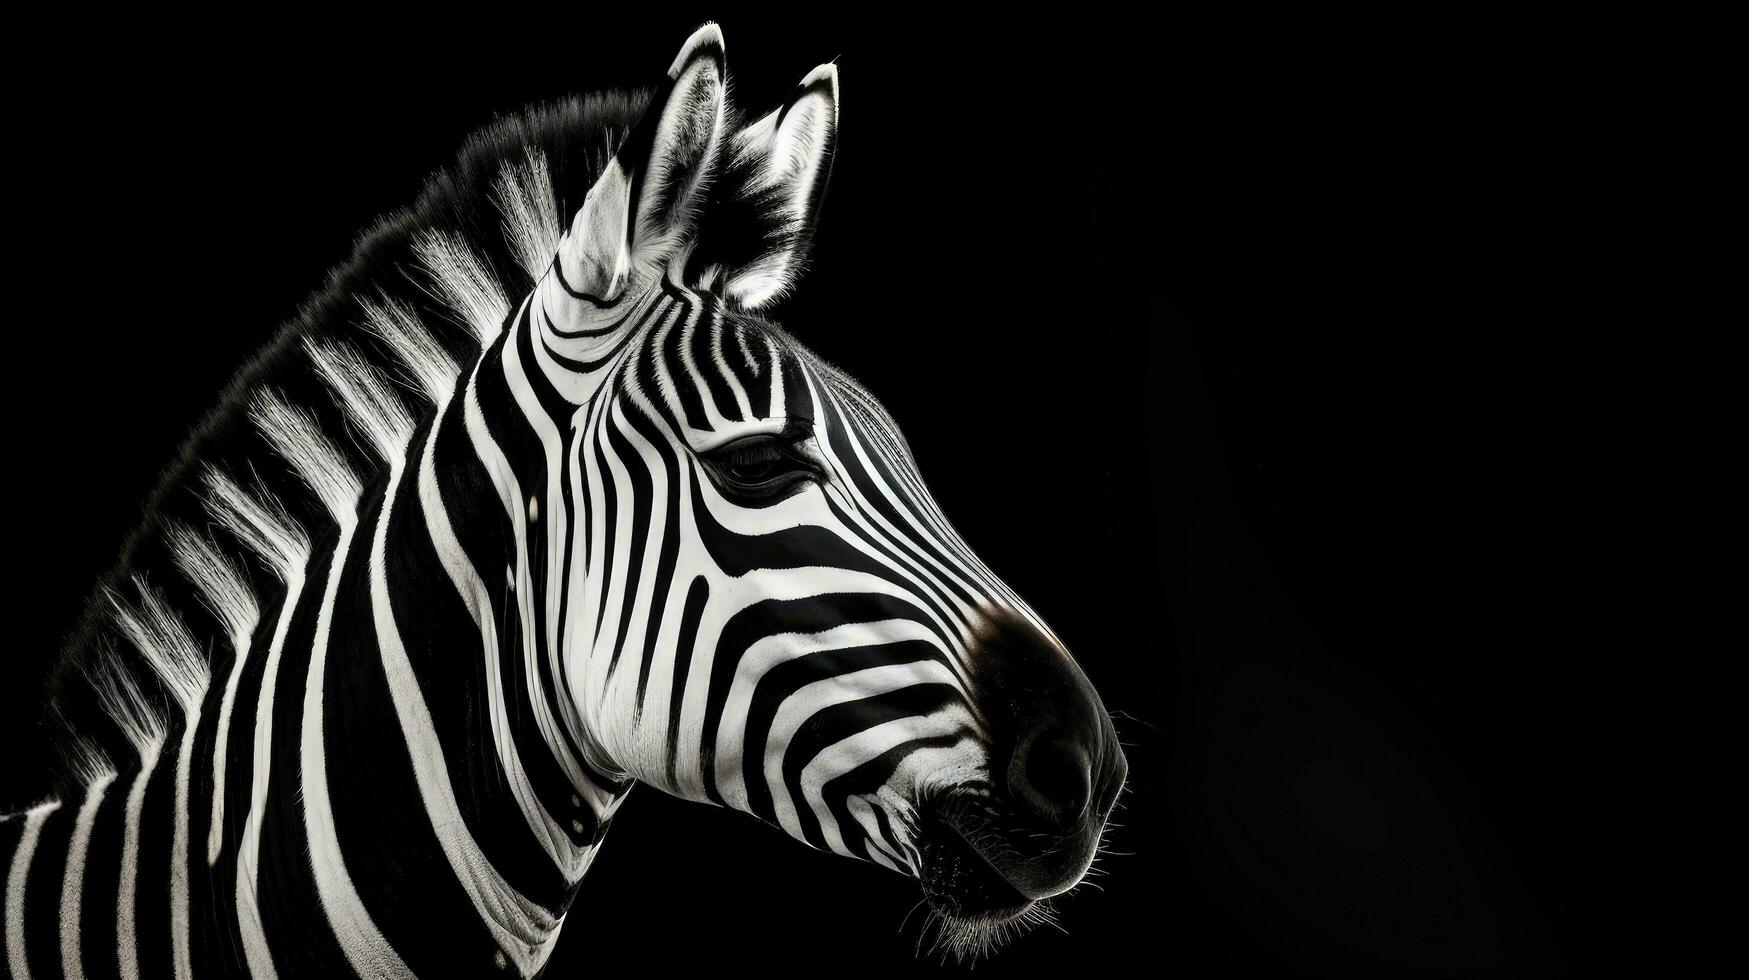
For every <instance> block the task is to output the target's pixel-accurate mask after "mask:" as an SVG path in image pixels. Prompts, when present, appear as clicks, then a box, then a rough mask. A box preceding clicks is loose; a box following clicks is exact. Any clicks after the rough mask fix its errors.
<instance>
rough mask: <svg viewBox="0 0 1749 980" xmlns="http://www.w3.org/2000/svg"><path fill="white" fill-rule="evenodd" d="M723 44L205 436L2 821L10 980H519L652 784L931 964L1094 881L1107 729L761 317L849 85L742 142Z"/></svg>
mask: <svg viewBox="0 0 1749 980" xmlns="http://www.w3.org/2000/svg"><path fill="white" fill-rule="evenodd" d="M724 50H725V49H724V43H723V37H722V33H721V31H720V30H719V29H718V28H717V27H716V26H715V25H714V24H707V25H705V26H703V27H701V28H699V29H698V30H697V31H696V32H695V33H694V34H693V35H692V36H691V37H690V38H689V39H688V40H687V41H686V43H685V44H684V45H683V46H682V48H681V50H680V52H679V54H678V55H677V56H676V58H675V59H674V61H673V63H672V64H671V66H670V67H669V69H668V71H667V73H666V75H665V77H664V78H663V80H662V81H661V83H660V84H659V85H658V86H656V87H655V88H654V89H652V90H648V91H640V92H607V93H597V94H594V95H589V96H584V97H580V98H573V99H569V100H566V101H562V102H558V103H553V104H549V105H543V106H538V107H535V108H532V109H530V110H528V111H526V112H524V113H523V114H521V115H518V116H514V117H508V118H504V119H500V120H499V121H497V122H495V123H493V124H492V125H491V126H489V127H487V128H486V129H484V130H482V131H481V132H479V133H477V134H476V135H474V136H473V137H471V138H470V139H469V140H468V142H467V143H466V144H465V146H464V147H463V150H462V152H461V155H460V157H459V158H458V160H457V161H456V162H455V164H453V165H452V166H450V167H449V168H447V169H445V170H443V171H441V172H439V173H438V174H437V175H436V176H434V177H433V178H432V179H431V180H430V182H429V183H428V185H427V186H426V188H425V190H424V191H423V192H422V194H421V196H420V197H419V199H418V200H417V201H416V203H415V204H414V205H412V206H411V207H409V208H406V209H404V210H401V211H398V212H395V213H393V214H391V215H389V216H388V217H386V218H384V219H383V220H381V221H380V222H379V223H378V224H377V225H376V226H374V227H373V228H372V229H371V230H369V231H368V232H367V233H366V234H365V235H363V236H362V237H361V238H360V240H359V243H358V245H357V247H356V250H355V253H354V256H353V258H352V260H351V261H350V262H349V263H348V264H347V265H345V266H343V267H341V268H340V269H339V270H337V271H336V272H335V273H334V274H333V275H332V276H331V277H330V279H329V282H328V284H327V286H326V287H325V289H324V290H323V291H322V292H319V293H318V294H317V295H316V296H315V297H314V298H313V299H312V300H311V301H310V302H309V303H308V304H307V305H306V306H305V307H304V309H303V310H302V311H301V313H300V314H299V316H298V317H297V318H296V319H295V320H294V321H293V322H291V323H290V324H288V325H287V326H286V327H285V328H283V329H282V330H281V332H280V333H279V334H278V335H277V336H276V337H275V339H274V340H273V341H272V342H271V343H270V345H269V346H268V347H267V348H266V349H265V350H264V351H263V352H262V353H261V354H260V355H258V356H257V357H256V358H255V360H254V361H252V362H251V363H250V364H249V365H248V366H246V367H245V368H244V369H243V370H242V372H241V373H240V374H239V375H238V377H237V379H236V380H235V382H234V383H233V384H232V386H231V388H230V389H229V391H228V392H227V393H226V394H225V396H224V398H223V400H222V401H221V403H220V405H219V406H218V407H217V408H216V409H215V410H214V411H213V412H212V413H211V414H210V415H209V416H208V418H207V419H206V420H205V421H203V422H202V423H201V424H200V425H199V426H198V427H197V429H196V430H195V432H194V433H193V434H192V435H191V436H190V437H189V440H188V442H187V443H186V444H185V446H184V447H183V450H182V452H181V454H180V457H179V459H178V460H177V461H176V462H175V463H174V464H173V465H172V466H171V467H170V469H169V470H168V471H167V474H166V476H165V478H164V481H163V483H162V484H161V485H160V487H159V488H158V490H157V491H156V492H155V493H154V495H153V497H152V499H151V500H150V501H149V504H148V508H147V513H148V517H147V519H146V521H145V523H144V524H143V525H142V527H141V528H140V529H139V530H138V531H137V532H136V533H135V534H134V536H133V537H132V538H131V539H130V541H129V542H128V543H127V544H126V546H125V547H124V549H123V553H122V555H121V557H120V559H119V561H118V563H117V565H116V568H115V569H114V570H113V571H112V572H111V573H110V574H108V575H107V576H106V577H105V578H104V579H103V581H102V582H101V583H100V584H99V587H98V588H97V590H96V591H95V592H94V594H93V596H92V599H91V600H90V603H89V606H88V609H87V612H86V615H85V616H84V618H83V620H82V622H81V624H80V625H79V627H78V628H77V630H76V631H75V632H74V634H73V635H72V637H71V639H70V640H69V642H68V644H67V649H66V650H65V652H64V654H63V656H62V657H61V659H60V661H59V662H58V664H57V668H56V671H55V674H54V676H53V677H52V678H51V681H50V687H49V692H48V704H49V712H48V715H49V723H50V724H51V725H52V726H53V730H54V731H55V732H56V733H57V734H56V739H55V740H56V744H57V746H58V747H59V749H60V750H61V752H62V754H63V755H64V764H63V765H61V766H60V767H59V769H58V771H57V772H56V773H55V774H54V779H55V788H54V791H53V792H52V793H51V795H49V796H48V797H47V798H46V799H45V800H44V801H43V802H42V803H40V804H39V805H37V806H34V807H32V808H30V809H29V810H27V811H25V812H23V813H18V814H12V815H8V816H6V817H5V818H4V820H3V821H0V859H3V860H4V864H3V865H0V868H3V871H4V875H5V907H4V913H5V928H4V933H3V945H4V949H5V959H6V964H7V966H8V969H9V970H10V973H11V975H12V976H14V977H48V976H61V975H65V976H87V975H89V976H109V975H116V976H121V977H128V978H133V977H144V976H159V975H170V976H175V977H178V978H185V977H194V976H210V975H225V976H229V975H238V976H241V975H248V976H250V977H254V978H258V980H259V978H273V977H281V976H306V975H335V974H346V973H350V974H356V975H358V976H363V977H375V978H405V977H412V976H416V975H451V974H454V973H457V972H462V973H487V974H492V975H498V974H512V973H513V974H515V975H517V976H523V977H531V976H535V975H537V974H539V973H540V972H541V970H542V968H543V967H544V966H545V964H546V963H547V960H548V958H549V956H550V954H551V952H552V950H553V948H554V944H555V943H556V942H557V940H558V937H559V935H560V931H561V926H562V925H563V923H564V921H565V918H566V913H567V909H568V908H569V907H570V905H571V903H572V901H573V899H574V897H575V896H576V895H577V894H578V891H579V889H580V887H581V882H582V879H583V877H584V875H585V873H586V872H587V871H588V869H589V867H590V864H591V862H592V860H593V859H594V857H595V855H596V853H597V852H598V849H599V847H600V846H601V843H602V841H603V836H604V834H605V833H606V830H607V828H608V826H609V825H610V823H611V822H612V819H613V817H614V814H615V812H616V810H617V808H618V807H619V805H620V804H621V802H622V801H623V800H624V799H625V798H626V795H627V792H628V791H629V790H630V788H631V787H632V786H633V785H634V784H636V783H646V784H649V785H651V786H653V787H655V788H656V789H658V790H660V791H662V792H665V793H669V794H672V795H675V796H678V797H681V798H684V799H688V800H694V801H700V802H705V803H712V804H716V805H719V806H724V807H730V808H733V809H736V810H740V811H743V812H746V813H749V814H752V815H753V816H755V817H757V818H759V819H760V820H763V821H765V822H767V823H770V824H773V825H776V826H777V827H779V828H781V829H782V830H783V831H785V832H786V833H788V834H790V835H791V836H793V837H795V838H797V839H799V840H801V841H803V842H805V843H806V844H808V845H810V846H812V847H814V848H817V849H820V850H825V851H830V852H833V853H836V854H841V855H845V856H849V857H853V858H858V859H861V860H865V861H868V862H872V863H874V864H877V865H881V866H884V867H887V868H889V869H892V870H894V871H897V872H900V873H902V874H906V875H910V876H912V877H914V878H915V879H917V881H918V882H919V883H920V887H921V890H922V892H923V895H924V898H925V899H926V900H927V902H928V904H929V905H930V907H931V909H932V914H933V915H934V916H935V921H936V938H937V940H938V942H939V943H940V944H941V948H942V949H943V950H944V952H945V953H949V954H954V955H961V956H968V957H969V956H976V955H979V954H981V953H983V952H985V951H986V950H987V949H989V948H991V947H992V946H994V945H995V944H996V943H997V942H999V941H1000V940H1002V939H1004V938H1006V937H1008V936H1009V935H1011V934H1015V933H1018V932H1021V931H1024V929H1025V928H1027V927H1028V926H1030V925H1031V924H1033V923H1036V922H1039V921H1042V920H1045V919H1047V918H1048V917H1049V915H1050V901H1051V899H1052V898H1053V897H1054V896H1058V895H1061V894H1063V893H1064V892H1066V891H1068V890H1070V889H1071V888H1073V887H1074V886H1076V884H1077V883H1078V882H1079V881H1080V880H1081V879H1082V878H1083V876H1084V875H1085V874H1086V872H1087V871H1088V868H1089V866H1090V864H1091V863H1092V861H1093V860H1094V858H1095V855H1096V852H1097V850H1098V848H1099V845H1100V840H1101V836H1102V833H1103V829H1104V827H1105V825H1106V820H1107V817H1108V815H1109V814H1110V812H1111V810H1112V808H1113V806H1114V802H1115V800H1116V798H1117V796H1118V794H1119V792H1120V790H1121V788H1122V786H1123V784H1124V780H1125V777H1126V773H1127V764H1126V762H1125V759H1124V755H1123V752H1122V749H1121V748H1120V746H1119V745H1118V742H1117V738H1116V735H1115V732H1114V729H1113V727H1112V723H1111V720H1110V718H1109V715H1108V713H1107V712H1106V711H1105V709H1104V707H1103V705H1102V703H1101V701H1100V699H1099V696H1098V695H1097V693H1096V692H1095V691H1094V690H1093V688H1092V686H1091V684H1090V683H1089V682H1088V681H1087V679H1086V677H1085V676H1084V675H1083V673H1082V672H1081V671H1080V669H1079V668H1078V667H1077V666H1076V665H1075V663H1074V661H1073V660H1072V659H1071V657H1070V656H1069V654H1068V652H1067V650H1066V648H1065V646H1064V644H1063V643H1062V641H1061V640H1060V639H1059V638H1058V637H1057V636H1056V634H1054V633H1053V632H1052V631H1051V629H1050V628H1049V626H1047V625H1046V624H1045V622H1044V621H1043V620H1042V619H1041V618H1040V617H1039V615H1038V614H1037V613H1036V612H1035V611H1033V609H1032V608H1031V607H1030V606H1028V605H1027V604H1026V603H1025V602H1024V601H1022V600H1021V599H1020V597H1019V596H1017V595H1016V594H1015V593H1014V592H1013V591H1012V590H1011V589H1010V588H1009V587H1008V586H1007V585H1005V584H1004V583H1003V582H1002V581H1001V580H1000V579H999V578H997V576H996V575H995V574H993V573H992V572H991V571H990V569H989V568H987V567H986V566H985V564H984V563H983V562H982V561H980V560H979V558H978V556H977V555H976V554H975V553H974V552H973V551H972V550H971V549H970V548H969V547H968V546H967V545H966V543H965V542H964V541H963V540H961V538H960V537H959V536H958V535H957V534H956V533H955V531H954V530H953V528H952V527H951V525H950V524H949V523H948V521H947V519H946V518H945V517H944V516H943V514H942V512H941V511H940V509H939V508H938V507H937V506H936V504H935V502H934V501H933V500H932V498H931V497H930V494H929V492H928V490H927V488H926V487H925V485H924V483H923V482H922V479H921V477H920V476H919V474H918V469H917V466H916V462H915V460H914V458H913V455H912V452H911V449H910V446H909V445H908V443H907V442H906V441H905V438H904V436H903V435H902V434H901V433H900V432H899V429H898V428H897V426H896V425H895V424H894V422H893V420H892V419H891V417H890V416H889V415H888V414H887V412H886V411H885V410H884V409H883V408H882V406H881V404H880V402H879V401H877V400H876V399H875V397H874V396H873V395H871V394H870V393H869V392H868V391H867V390H866V389H865V388H863V387H862V386H861V385H860V384H859V383H858V382H857V381H855V380H853V379H852V378H851V377H850V376H848V375H847V374H845V373H844V372H843V371H841V370H839V369H837V368H835V367H833V366H832V365H830V364H828V363H827V362H825V361H824V360H822V359H821V358H819V357H817V356H815V355H813V354H812V353H811V352H809V351H808V350H807V349H806V348H805V347H803V346H802V345H801V344H800V343H799V342H798V341H796V340H795V339H794V338H792V337H791V336H790V335H789V334H788V333H787V332H786V331H785V330H784V329H782V328H781V327H779V326H777V325H776V324H775V323H773V322H771V321H770V320H769V319H767V318H766V317H765V315H764V314H765V312H767V311H769V310H770V309H771V307H772V306H773V304H774V303H775V302H776V301H777V300H779V299H780V298H781V297H783V296H785V295H786V294H787V293H788V292H789V291H790V290H791V289H792V288H793V286H794V285H795V283H796V281H797V279H798V277H799V275H800V272H801V270H802V267H803V264H804V261H805V259H806V256H807V254H808V251H809V246H810V244H811V242H812V240H813V238H814V236H815V230H816V227H817V219H818V215H819V212H820V207H821V200H822V196H823V193H824V191H825V187H826V184H827V182H828V178H829V175H830V171H831V166H832V159H833V156H834V153H835V151H836V142H837V126H838V113H839V85H838V71H837V68H836V66H835V65H832V64H825V65H821V66H819V67H817V68H815V69H814V70H813V71H811V72H809V73H808V74H807V75H806V76H805V77H804V78H803V79H802V80H801V82H800V83H799V85H798V86H797V87H796V88H795V89H794V90H793V92H792V93H791V94H790V96H789V97H788V98H787V100H786V101H785V102H784V104H783V105H781V106H780V107H778V108H777V109H775V110H773V111H771V112H769V113H768V114H766V115H763V116H760V117H759V118H757V119H754V120H752V121H746V120H745V119H743V118H742V117H741V116H740V115H739V114H738V112H737V111H736V110H735V109H734V107H733V106H732V105H730V103H729V99H728V96H727V85H728V76H727V72H726V67H725V65H726V61H725V54H724ZM567 216H568V219H567ZM199 312H211V311H199Z"/></svg>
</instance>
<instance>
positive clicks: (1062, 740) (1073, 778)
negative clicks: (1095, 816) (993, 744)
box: [1008, 729, 1093, 830]
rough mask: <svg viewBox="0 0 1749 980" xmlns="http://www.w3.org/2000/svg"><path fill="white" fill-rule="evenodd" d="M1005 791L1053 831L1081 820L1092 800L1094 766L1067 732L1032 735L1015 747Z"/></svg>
mask: <svg viewBox="0 0 1749 980" xmlns="http://www.w3.org/2000/svg"><path fill="white" fill-rule="evenodd" d="M1008 789H1009V792H1010V793H1011V794H1012V795H1013V796H1014V798H1015V800H1016V801H1018V802H1021V803H1024V804H1025V805H1027V807H1028V808H1030V809H1031V810H1032V811H1033V812H1034V813H1035V814H1036V815H1037V816H1038V817H1039V818H1041V819H1042V820H1044V821H1045V822H1046V823H1047V824H1049V825H1050V826H1052V827H1054V828H1056V829H1059V830H1061V829H1066V828H1068V827H1070V826H1071V825H1073V824H1074V823H1075V822H1076V821H1077V820H1079V819H1081V815H1082V814H1083V813H1085V812H1086V811H1087V804H1088V802H1089V801H1090V799H1091V797H1092V789H1093V765H1092V760H1091V759H1090V758H1089V757H1088V754H1087V751H1086V750H1085V749H1083V748H1082V747H1081V744H1080V742H1079V741H1078V740H1076V739H1075V738H1073V737H1072V736H1071V735H1070V734H1069V733H1068V732H1067V731H1064V730H1062V729H1054V730H1052V731H1049V732H1045V733H1039V734H1034V735H1032V736H1029V737H1028V738H1026V739H1024V740H1023V741H1022V742H1021V743H1020V745H1018V746H1016V747H1015V750H1014V758H1013V760H1012V761H1011V762H1010V763H1009V766H1008Z"/></svg>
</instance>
